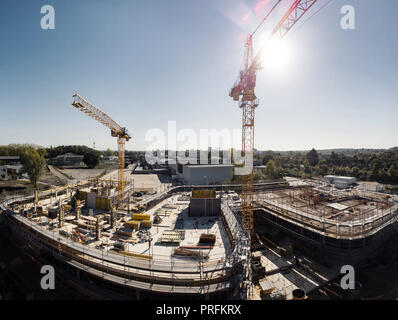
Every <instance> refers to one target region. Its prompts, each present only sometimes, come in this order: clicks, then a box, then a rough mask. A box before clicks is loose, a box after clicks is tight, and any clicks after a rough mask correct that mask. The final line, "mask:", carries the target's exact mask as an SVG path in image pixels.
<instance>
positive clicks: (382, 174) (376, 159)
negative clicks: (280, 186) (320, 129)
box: [256, 148, 398, 183]
mask: <svg viewBox="0 0 398 320" xmlns="http://www.w3.org/2000/svg"><path fill="white" fill-rule="evenodd" d="M256 158H257V160H260V161H261V162H262V164H263V165H266V168H265V169H264V170H263V172H262V174H264V175H265V176H267V177H273V178H279V177H281V176H283V175H290V176H295V177H322V176H325V175H343V176H353V177H355V178H357V179H359V180H362V181H377V182H380V183H398V148H391V149H387V150H382V151H377V152H374V153H364V152H360V151H358V152H356V153H353V154H349V155H347V154H344V153H339V152H334V151H333V152H331V153H330V154H320V153H319V152H317V151H316V150H315V149H312V150H310V151H309V152H288V153H283V154H282V153H278V152H272V151H265V152H259V153H258V154H257V155H256Z"/></svg>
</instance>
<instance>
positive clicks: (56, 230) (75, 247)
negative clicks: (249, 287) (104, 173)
mask: <svg viewBox="0 0 398 320" xmlns="http://www.w3.org/2000/svg"><path fill="white" fill-rule="evenodd" d="M128 188H129V186H127V187H126V190H128ZM205 193H206V191H197V194H195V192H194V197H193V198H192V194H191V192H189V191H188V192H187V191H185V190H181V189H179V188H174V189H171V190H169V191H168V192H166V193H165V194H159V195H158V196H156V197H155V199H153V200H152V201H150V202H149V203H147V204H146V205H144V204H142V205H141V207H139V206H138V205H136V206H130V203H129V205H128V208H127V209H123V210H120V209H116V208H115V206H114V205H113V204H114V203H117V201H118V196H117V189H116V185H115V186H112V184H111V183H109V182H107V181H100V180H99V181H98V180H96V181H90V182H87V183H85V184H80V185H76V186H69V187H65V188H59V189H57V190H52V191H49V192H46V193H43V194H40V195H38V197H37V198H36V199H35V198H32V197H30V198H23V199H14V200H12V201H8V202H6V203H3V204H2V213H3V214H2V219H3V220H4V221H5V222H6V225H7V229H8V231H9V232H10V234H11V235H12V236H13V238H15V239H17V240H18V241H19V242H20V243H21V244H22V246H21V247H24V248H26V250H28V253H29V254H30V255H33V256H35V257H36V258H37V259H38V260H39V261H43V263H45V262H49V263H50V264H52V265H57V268H59V269H62V270H64V271H65V272H64V274H65V277H64V275H63V276H62V279H63V280H62V281H67V282H68V284H69V285H71V286H73V287H75V288H76V289H78V290H84V291H87V294H88V295H93V294H94V293H93V292H96V293H95V294H94V297H97V298H124V297H132V298H145V297H146V298H149V297H151V298H154V297H163V298H166V297H174V298H178V297H179V296H181V297H184V298H189V297H191V298H198V297H227V296H231V295H233V294H234V290H235V294H236V292H237V289H238V287H237V286H238V285H239V281H240V278H239V277H240V274H241V273H242V272H241V265H242V264H241V255H240V250H241V249H242V246H241V245H240V238H241V237H242V234H241V233H242V229H241V227H240V223H239V221H238V219H237V218H236V216H235V214H234V213H233V212H232V211H231V210H230V209H229V207H228V205H227V204H225V203H223V204H221V201H220V199H219V197H218V200H217V199H216V198H217V197H216V192H215V191H214V190H211V191H209V192H207V193H206V194H209V195H211V197H213V198H212V199H209V198H208V197H209V196H208V195H206V199H200V200H204V202H202V203H197V202H195V201H194V202H195V204H194V208H195V212H196V213H195V214H194V215H192V214H190V213H189V212H190V210H189V207H190V202H191V201H193V200H196V198H197V197H200V196H201V195H202V196H203V195H205ZM209 201H210V202H214V203H215V204H214V205H213V206H212V207H211V210H210V209H209V208H210V207H208V203H209ZM126 202H128V201H126ZM191 205H192V204H191ZM201 205H203V207H201ZM217 206H218V207H217ZM142 207H145V209H144V210H143V209H142ZM215 208H218V212H217V214H215V213H216V212H215V210H216V209H215ZM213 211H214V214H213ZM191 212H192V211H191ZM87 281H88V282H89V283H92V284H95V289H94V290H93V291H92V292H89V290H88V289H87V288H88V287H90V286H87V285H86V282H87ZM83 284H84V285H83ZM98 288H100V289H98Z"/></svg>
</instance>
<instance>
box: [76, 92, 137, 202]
mask: <svg viewBox="0 0 398 320" xmlns="http://www.w3.org/2000/svg"><path fill="white" fill-rule="evenodd" d="M72 106H74V107H75V108H76V109H79V110H80V111H82V112H83V113H85V114H87V115H88V116H89V117H91V118H93V119H94V120H97V121H98V122H100V123H102V124H103V125H104V126H106V127H107V128H109V129H110V130H111V135H112V137H117V145H118V158H119V165H118V188H117V190H118V203H117V206H118V208H122V207H123V198H124V187H125V184H126V182H125V179H124V151H125V144H126V141H129V140H130V139H131V136H130V135H129V134H128V132H127V129H126V128H124V127H122V126H120V125H119V124H118V123H116V122H115V121H114V120H113V119H112V118H111V117H110V116H108V115H107V114H106V113H105V112H103V111H102V110H101V109H99V108H97V107H96V106H94V105H93V104H91V103H90V102H88V101H87V100H86V99H84V98H82V97H81V96H80V95H79V94H77V93H76V94H75V95H73V102H72Z"/></svg>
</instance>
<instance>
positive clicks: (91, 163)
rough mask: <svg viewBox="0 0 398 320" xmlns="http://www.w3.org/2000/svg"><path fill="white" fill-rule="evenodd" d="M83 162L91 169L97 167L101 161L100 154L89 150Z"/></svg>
mask: <svg viewBox="0 0 398 320" xmlns="http://www.w3.org/2000/svg"><path fill="white" fill-rule="evenodd" d="M83 162H84V163H85V165H86V166H87V167H89V168H90V169H92V168H95V167H96V166H97V165H98V163H99V155H98V154H97V153H94V152H88V153H86V154H85V155H84V157H83Z"/></svg>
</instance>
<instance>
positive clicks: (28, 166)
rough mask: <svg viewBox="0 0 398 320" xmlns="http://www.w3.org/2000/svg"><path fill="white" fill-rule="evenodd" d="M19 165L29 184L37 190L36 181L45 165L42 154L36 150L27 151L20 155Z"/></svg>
mask: <svg viewBox="0 0 398 320" xmlns="http://www.w3.org/2000/svg"><path fill="white" fill-rule="evenodd" d="M21 163H22V165H23V168H24V170H25V171H26V173H27V174H28V176H29V180H30V182H31V183H32V184H33V185H34V187H35V189H36V188H37V181H38V180H39V178H40V176H41V174H42V172H43V168H44V166H45V164H46V160H45V159H44V156H43V153H42V154H41V153H40V152H39V151H38V150H35V149H28V150H25V151H24V152H23V153H22V154H21Z"/></svg>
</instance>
